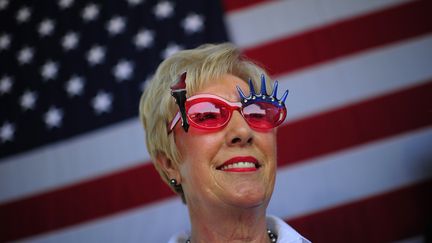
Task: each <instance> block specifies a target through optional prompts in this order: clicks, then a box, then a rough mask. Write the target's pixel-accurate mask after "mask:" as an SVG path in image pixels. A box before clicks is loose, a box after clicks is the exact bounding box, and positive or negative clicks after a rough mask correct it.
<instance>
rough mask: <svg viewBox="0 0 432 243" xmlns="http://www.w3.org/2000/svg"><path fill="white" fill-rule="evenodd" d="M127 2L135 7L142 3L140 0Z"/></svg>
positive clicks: (128, 0)
mask: <svg viewBox="0 0 432 243" xmlns="http://www.w3.org/2000/svg"><path fill="white" fill-rule="evenodd" d="M127 2H128V3H129V5H131V6H133V7H135V6H136V5H138V4H141V3H142V0H127Z"/></svg>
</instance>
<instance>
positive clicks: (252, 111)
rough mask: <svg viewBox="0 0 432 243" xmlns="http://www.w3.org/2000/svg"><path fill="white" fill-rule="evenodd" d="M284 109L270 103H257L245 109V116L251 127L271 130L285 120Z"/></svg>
mask: <svg viewBox="0 0 432 243" xmlns="http://www.w3.org/2000/svg"><path fill="white" fill-rule="evenodd" d="M285 114H286V111H285V109H283V108H278V107H277V106H275V105H273V104H271V103H268V102H256V103H253V104H250V105H248V106H246V107H244V108H243V116H244V118H245V119H246V121H247V122H248V123H249V125H250V126H251V127H254V128H258V129H271V128H274V127H276V126H278V125H279V124H280V123H281V122H282V121H283V119H285Z"/></svg>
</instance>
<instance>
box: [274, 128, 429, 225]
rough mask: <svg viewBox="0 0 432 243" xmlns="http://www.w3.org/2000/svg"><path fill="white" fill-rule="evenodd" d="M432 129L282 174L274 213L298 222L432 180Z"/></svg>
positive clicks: (288, 169) (297, 167)
mask: <svg viewBox="0 0 432 243" xmlns="http://www.w3.org/2000/svg"><path fill="white" fill-rule="evenodd" d="M430 144H432V127H428V128H425V129H421V130H417V131H414V132H411V133H407V134H403V135H399V136H396V137H392V138H390V139H385V140H381V141H378V142H374V143H368V144H366V145H363V146H358V147H354V148H352V149H347V150H344V151H341V152H337V153H333V154H330V155H327V156H321V157H320V158H315V159H311V160H308V161H305V163H301V164H296V165H294V166H287V167H284V168H283V169H280V170H278V177H277V180H276V186H275V191H274V194H273V200H272V201H271V203H270V206H269V212H270V213H272V214H276V215H282V216H284V217H287V218H293V217H296V216H299V215H304V214H310V213H312V212H315V211H319V210H323V209H326V208H329V207H333V206H336V205H341V204H345V203H349V202H352V201H355V200H359V199H361V198H366V197H370V196H373V195H377V194H380V193H383V192H387V191H391V190H395V189H397V188H400V187H403V186H406V185H410V184H413V183H415V182H419V181H422V180H424V179H427V178H431V177H432V171H430V170H428V169H427V168H429V162H430V158H432V150H431V149H430Z"/></svg>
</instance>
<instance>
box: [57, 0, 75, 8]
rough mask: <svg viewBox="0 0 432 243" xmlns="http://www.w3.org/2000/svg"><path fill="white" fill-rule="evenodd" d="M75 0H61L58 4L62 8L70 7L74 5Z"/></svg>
mask: <svg viewBox="0 0 432 243" xmlns="http://www.w3.org/2000/svg"><path fill="white" fill-rule="evenodd" d="M73 2H74V0H59V2H58V5H59V6H60V8H61V9H65V8H69V7H70V6H72V4H73Z"/></svg>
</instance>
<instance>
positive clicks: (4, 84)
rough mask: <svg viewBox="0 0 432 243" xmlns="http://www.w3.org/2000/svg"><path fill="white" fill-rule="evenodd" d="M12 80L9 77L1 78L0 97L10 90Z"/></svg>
mask: <svg viewBox="0 0 432 243" xmlns="http://www.w3.org/2000/svg"><path fill="white" fill-rule="evenodd" d="M12 85H13V83H12V78H11V77H9V76H6V75H5V76H3V77H2V78H1V79H0V95H3V94H7V93H9V92H10V91H11V89H12Z"/></svg>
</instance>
